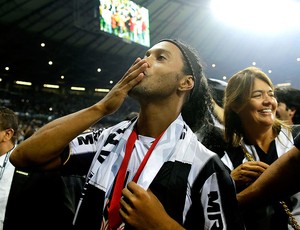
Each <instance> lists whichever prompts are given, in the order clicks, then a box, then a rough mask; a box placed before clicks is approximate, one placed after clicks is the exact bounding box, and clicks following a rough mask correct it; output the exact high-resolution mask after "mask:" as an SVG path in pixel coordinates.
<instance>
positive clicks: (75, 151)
mask: <svg viewBox="0 0 300 230" xmlns="http://www.w3.org/2000/svg"><path fill="white" fill-rule="evenodd" d="M127 95H130V96H132V97H133V98H135V99H136V100H137V101H138V102H139V104H140V108H141V109H140V111H139V116H138V117H137V119H133V120H126V121H123V122H120V123H119V124H117V125H115V126H113V127H110V128H107V129H105V130H104V131H103V132H102V133H101V134H100V135H98V134H96V133H95V134H94V135H92V136H89V138H87V136H85V137H83V136H81V133H82V132H83V131H84V130H86V129H87V128H89V127H91V126H92V125H93V124H94V123H96V122H97V121H99V120H101V119H102V118H103V117H105V116H107V115H109V114H111V113H114V112H115V111H117V109H119V108H120V106H121V105H122V103H123V102H124V100H125V98H126V97H127ZM210 103H211V100H210V95H209V92H208V89H207V81H206V78H205V77H204V76H203V71H202V66H201V65H200V63H199V57H198V56H197V53H195V51H194V50H193V49H191V48H190V47H189V46H188V45H186V44H184V43H182V42H179V41H176V40H171V39H166V40H162V41H160V42H158V43H157V44H156V45H154V46H153V47H152V48H150V49H149V50H148V51H147V52H146V54H145V57H144V58H143V59H141V58H138V59H137V60H136V61H135V62H134V64H133V65H132V66H131V67H130V68H129V70H128V71H127V72H126V73H125V75H124V76H123V77H122V78H121V80H120V81H119V82H118V83H117V84H116V85H115V86H114V87H113V88H112V90H111V91H110V92H109V93H108V94H107V95H106V96H105V97H104V98H103V99H102V100H100V101H99V102H97V103H96V104H94V105H92V106H90V107H87V108H86V109H83V110H80V111H78V112H75V113H73V114H70V115H67V116H65V117H62V118H59V119H56V120H54V121H52V122H50V123H48V124H46V125H45V126H44V127H42V128H40V129H39V130H38V131H37V132H35V134H34V135H32V136H31V137H30V138H29V139H27V140H25V141H24V142H22V143H21V144H20V145H18V147H17V148H16V149H15V150H14V152H13V153H12V155H11V157H10V159H11V160H12V161H13V162H14V164H15V165H18V166H19V167H22V168H26V169H31V170H38V169H39V170H49V169H54V168H60V169H61V170H64V169H65V170H67V169H68V170H72V169H73V171H76V170H79V169H81V168H82V167H83V165H82V164H83V162H84V161H85V160H87V159H88V157H89V156H90V155H92V156H93V157H94V159H92V158H91V159H89V160H90V162H89V164H88V165H90V170H89V173H88V175H87V181H86V183H85V187H84V189H83V195H82V197H81V200H80V203H79V206H78V209H77V210H78V212H77V213H76V216H75V219H74V223H75V227H76V229H88V230H94V229H97V230H99V229H117V228H119V227H123V226H124V223H125V224H126V225H125V228H126V227H127V226H129V227H133V228H135V229H141V228H144V229H157V227H160V228H162V229H163V228H166V229H167V228H170V229H182V228H183V227H185V228H187V229H217V228H218V229H244V226H243V224H242V223H241V222H240V219H239V212H238V209H237V206H236V205H237V202H236V194H235V188H234V185H233V182H232V179H231V178H230V175H229V174H228V173H227V172H226V170H225V168H224V165H223V164H222V162H221V161H220V159H219V157H218V156H217V155H216V154H214V153H213V152H211V151H210V150H208V149H207V148H205V147H204V146H203V145H202V144H201V143H200V142H198V141H197V137H196V136H195V135H194V133H193V131H196V130H198V129H199V128H200V127H202V125H203V124H204V123H205V122H206V115H207V113H208V111H209V106H210ZM78 135H79V136H78ZM90 137H92V138H90ZM153 143H154V145H153ZM155 145H156V146H155ZM150 146H151V147H150ZM154 146H155V148H154ZM152 150H153V151H152ZM95 152H97V153H96V155H95V156H94V154H95ZM131 152H133V154H132V156H131V157H130V154H131ZM151 152H152V153H151ZM150 153H151V156H150V155H149V154H150ZM69 154H70V155H69ZM145 155H146V156H150V157H149V158H147V157H146V156H145ZM125 159H127V160H128V161H127V163H128V168H127V165H125V166H124V162H126V161H125ZM143 159H145V160H143ZM147 159H148V161H147ZM80 166H81V167H80ZM140 166H142V167H140ZM143 166H144V167H143ZM122 175H123V176H124V178H121V176H122ZM125 175H126V177H125ZM124 185H125V188H123V186H124ZM122 189H123V190H122ZM122 194H123V198H122ZM119 214H121V216H120V215H119ZM121 218H122V219H121ZM171 218H173V220H172V219H171ZM174 220H175V221H174ZM122 222H124V223H122Z"/></svg>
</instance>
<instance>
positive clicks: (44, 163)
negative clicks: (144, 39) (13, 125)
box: [10, 58, 147, 170]
mask: <svg viewBox="0 0 300 230" xmlns="http://www.w3.org/2000/svg"><path fill="white" fill-rule="evenodd" d="M146 68H147V64H146V62H145V60H141V59H140V58H138V59H137V60H136V61H135V62H134V64H133V65H132V66H131V67H130V68H129V70H128V71H127V72H126V73H125V74H124V76H123V77H122V79H121V80H120V81H119V82H118V83H117V84H116V85H115V86H114V87H113V88H112V90H111V91H110V92H109V93H108V94H107V95H106V96H105V97H104V98H103V99H102V100H100V101H99V102H97V103H96V104H94V105H92V106H90V107H88V108H85V109H82V110H80V111H78V112H75V113H72V114H69V115H67V116H64V117H61V118H58V119H56V120H54V121H52V122H50V123H48V124H46V125H45V126H43V127H42V128H40V129H39V130H38V131H36V132H35V133H34V134H33V135H32V136H31V137H30V138H28V139H27V140H25V141H23V142H21V143H20V144H19V145H18V146H17V147H16V149H15V150H14V151H13V152H12V154H11V156H10V161H11V162H12V163H13V164H14V165H15V166H16V167H18V168H22V169H26V170H37V169H38V170H45V169H51V168H56V167H59V166H60V165H61V164H62V163H63V162H62V160H64V159H62V158H61V153H62V152H63V150H64V149H65V148H66V147H67V145H68V144H69V142H71V140H73V139H74V138H75V137H76V136H77V135H79V134H81V133H82V132H83V131H84V130H86V129H87V128H89V127H90V126H91V125H93V124H94V123H96V122H97V121H98V120H100V119H101V118H103V117H104V116H106V115H109V114H111V113H113V112H115V111H116V110H117V109H118V108H119V107H120V106H121V104H122V103H123V101H124V100H125V98H126V96H127V94H128V92H129V91H130V90H131V89H132V88H133V87H134V86H135V85H137V84H138V83H139V82H140V81H141V80H142V79H143V77H144V74H143V72H144V71H145V70H146Z"/></svg>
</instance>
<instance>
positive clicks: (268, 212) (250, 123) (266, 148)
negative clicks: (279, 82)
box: [222, 67, 300, 230]
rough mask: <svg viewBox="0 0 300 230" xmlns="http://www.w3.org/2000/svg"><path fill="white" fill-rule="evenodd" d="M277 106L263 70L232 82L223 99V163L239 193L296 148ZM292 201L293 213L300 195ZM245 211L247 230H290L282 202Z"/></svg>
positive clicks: (240, 74)
mask: <svg viewBox="0 0 300 230" xmlns="http://www.w3.org/2000/svg"><path fill="white" fill-rule="evenodd" d="M277 106H278V104H277V101H276V99H275V96H274V86H273V83H272V82H271V80H270V78H269V77H268V76H267V75H266V74H265V73H264V72H263V71H261V70H260V69H258V68H256V67H249V68H246V69H244V70H241V71H239V72H237V73H236V74H234V75H233V76H232V77H231V78H230V80H229V82H228V85H227V87H226V90H225V98H224V126H225V139H226V141H227V143H228V145H229V147H228V148H227V149H226V152H225V154H224V156H223V157H222V161H223V163H224V164H225V165H226V166H227V167H228V168H229V169H230V171H231V177H232V178H233V180H234V181H235V184H236V188H237V192H238V193H239V192H241V191H243V190H244V189H245V188H247V187H248V186H249V185H250V184H252V183H253V182H254V181H255V180H256V179H257V178H259V177H260V175H261V174H262V173H263V172H264V171H265V170H266V169H267V168H268V166H269V165H270V164H272V163H273V162H274V161H275V160H276V159H277V158H279V157H280V156H281V155H283V154H284V153H285V152H287V151H288V150H289V149H290V148H291V147H292V146H293V137H292V134H291V131H290V129H289V128H287V127H286V126H285V125H284V124H282V123H281V121H279V120H278V119H277V118H276V109H277ZM291 200H293V206H289V208H291V209H292V212H294V211H295V210H296V209H299V207H300V206H299V194H296V195H294V196H292V197H291ZM289 202H290V199H287V200H286V203H288V204H289ZM244 209H245V210H243V217H244V221H245V225H246V229H250V230H251V229H253V230H257V229H288V226H289V225H288V217H289V216H288V215H287V214H286V213H285V211H284V208H283V207H282V206H281V204H280V203H279V201H275V202H273V203H269V204H267V205H262V206H260V207H259V208H257V207H251V208H249V207H244ZM297 217H298V216H296V215H295V218H297Z"/></svg>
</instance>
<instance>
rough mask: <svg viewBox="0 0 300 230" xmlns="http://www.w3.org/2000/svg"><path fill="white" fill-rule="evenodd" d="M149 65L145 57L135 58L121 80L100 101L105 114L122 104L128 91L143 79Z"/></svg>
mask: <svg viewBox="0 0 300 230" xmlns="http://www.w3.org/2000/svg"><path fill="white" fill-rule="evenodd" d="M147 67H148V64H147V62H146V61H145V60H144V59H141V58H137V59H136V60H135V62H134V63H133V65H132V66H131V67H130V68H129V69H128V70H127V72H126V73H125V74H124V76H123V77H122V78H121V79H120V81H119V82H118V83H117V84H116V85H115V86H114V87H113V88H112V89H111V91H110V92H109V93H108V94H107V95H106V96H105V97H104V98H103V99H102V100H101V101H100V102H99V103H101V106H102V108H103V110H104V114H105V115H108V114H111V113H113V112H115V111H116V110H117V109H118V108H119V107H120V106H121V105H122V103H123V101H124V100H125V98H126V96H127V95H128V92H129V91H130V90H131V89H132V88H133V87H134V86H136V85H137V84H139V83H140V81H141V80H142V79H143V77H144V73H143V72H144V71H145V70H146V69H147Z"/></svg>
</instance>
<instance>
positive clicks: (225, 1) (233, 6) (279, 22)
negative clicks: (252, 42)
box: [211, 0, 300, 33]
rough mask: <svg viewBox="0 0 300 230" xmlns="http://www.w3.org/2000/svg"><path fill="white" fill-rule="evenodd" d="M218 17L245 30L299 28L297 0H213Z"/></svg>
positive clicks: (268, 31) (298, 5) (299, 14)
mask: <svg viewBox="0 0 300 230" xmlns="http://www.w3.org/2000/svg"><path fill="white" fill-rule="evenodd" d="M211 8H212V10H213V12H214V13H215V15H216V17H218V18H219V19H220V20H222V21H223V22H224V23H227V24H230V25H232V26H235V27H237V28H240V29H243V30H252V31H257V32H266V33H277V32H283V31H286V30H290V29H292V28H299V26H300V13H299V12H300V3H299V1H296V0H211Z"/></svg>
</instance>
